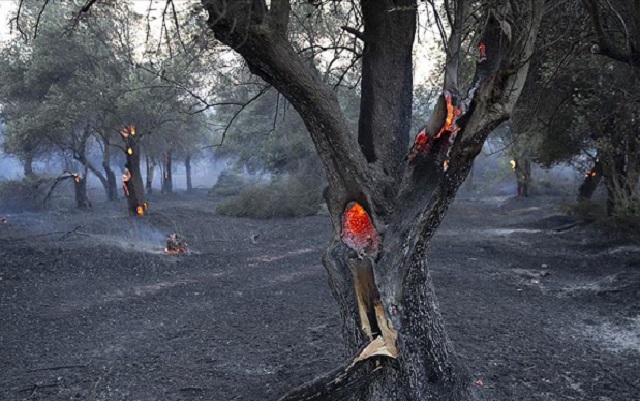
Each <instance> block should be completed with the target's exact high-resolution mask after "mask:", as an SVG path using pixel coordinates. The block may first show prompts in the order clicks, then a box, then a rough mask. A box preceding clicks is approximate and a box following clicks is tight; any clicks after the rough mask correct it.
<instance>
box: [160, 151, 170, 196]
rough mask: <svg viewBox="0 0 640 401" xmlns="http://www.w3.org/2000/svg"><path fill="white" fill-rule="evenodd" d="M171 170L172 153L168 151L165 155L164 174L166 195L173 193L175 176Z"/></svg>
mask: <svg viewBox="0 0 640 401" xmlns="http://www.w3.org/2000/svg"><path fill="white" fill-rule="evenodd" d="M171 168H172V158H171V151H170V150H167V151H166V152H165V154H164V173H163V175H162V192H163V193H166V194H170V193H171V192H173V175H172V174H171Z"/></svg>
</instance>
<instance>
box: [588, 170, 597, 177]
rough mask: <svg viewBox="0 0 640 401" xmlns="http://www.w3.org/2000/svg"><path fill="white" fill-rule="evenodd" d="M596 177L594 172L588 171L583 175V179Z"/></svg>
mask: <svg viewBox="0 0 640 401" xmlns="http://www.w3.org/2000/svg"><path fill="white" fill-rule="evenodd" d="M596 176H598V173H596V172H595V171H589V172H587V174H585V177H592V178H593V177H596Z"/></svg>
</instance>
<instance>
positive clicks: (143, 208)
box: [120, 125, 148, 217]
mask: <svg viewBox="0 0 640 401" xmlns="http://www.w3.org/2000/svg"><path fill="white" fill-rule="evenodd" d="M120 136H121V137H122V140H123V141H124V145H125V149H124V150H125V154H126V156H127V164H126V165H125V172H124V173H123V175H122V186H123V189H124V195H125V196H126V198H127V205H128V209H129V214H131V215H132V216H140V217H142V216H144V215H145V214H146V213H147V209H148V207H147V202H146V201H145V198H144V185H143V183H142V174H141V172H140V151H139V147H138V138H139V137H138V136H136V128H135V126H133V125H130V126H128V127H125V128H123V129H122V130H120Z"/></svg>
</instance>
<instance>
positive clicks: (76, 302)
mask: <svg viewBox="0 0 640 401" xmlns="http://www.w3.org/2000/svg"><path fill="white" fill-rule="evenodd" d="M149 203H150V212H151V213H150V215H149V216H148V217H147V218H145V219H143V220H139V221H136V220H132V219H130V218H129V217H127V216H126V215H125V213H124V210H125V206H124V203H122V202H121V203H118V204H113V205H107V204H98V205H94V209H93V210H92V211H89V212H79V211H75V210H56V211H48V212H42V213H21V214H9V215H8V216H7V217H8V224H4V225H0V399H1V400H7V401H9V400H74V399H77V400H90V401H98V400H105V401H107V400H108V401H119V400H141V401H142V400H144V401H147V400H148V401H156V400H163V401H164V400H212V401H230V400H274V399H276V398H277V397H278V396H279V395H282V394H283V393H284V392H286V390H288V389H290V388H292V387H293V386H296V385H298V384H300V383H302V382H304V381H307V380H309V379H311V378H313V377H314V376H315V375H317V374H319V373H322V372H326V371H329V370H331V369H332V368H334V367H337V366H338V364H339V363H340V362H342V361H343V360H344V359H343V358H344V357H345V355H343V348H342V345H341V340H340V338H339V331H340V330H339V315H338V309H337V306H336V304H335V302H334V301H333V299H332V297H331V294H330V291H329V287H328V284H327V276H326V273H325V271H324V269H323V267H322V265H321V263H320V255H321V252H322V250H323V248H324V247H325V246H326V244H327V242H328V240H329V237H330V231H331V228H330V223H329V220H328V217H326V216H313V217H306V218H297V219H276V220H254V219H246V218H230V217H224V216H218V215H216V214H214V208H215V204H216V200H214V199H209V198H205V197H204V196H187V195H176V196H172V197H156V199H155V200H154V198H151V200H150V202H149ZM571 222H572V220H571V219H570V218H567V217H565V216H563V215H562V213H561V212H560V206H559V200H558V199H555V198H533V199H526V200H517V199H514V198H504V197H503V198H478V199H463V200H459V201H457V202H456V203H455V204H454V205H453V206H452V207H451V210H450V213H449V215H448V216H447V218H446V220H445V222H444V223H443V225H442V227H441V228H440V230H439V232H438V234H437V235H436V237H435V239H434V243H433V245H432V249H431V252H430V266H431V267H432V269H433V276H434V282H435V286H436V291H437V294H438V297H439V301H440V306H441V311H442V313H443V315H444V318H445V321H446V324H447V328H448V332H449V335H450V338H451V340H452V341H453V343H454V345H455V347H456V349H457V350H458V352H459V353H460V354H461V357H462V359H463V360H464V362H465V363H466V364H467V365H468V367H469V369H470V371H471V375H472V378H473V380H474V381H475V380H478V379H479V380H481V381H482V383H483V385H482V388H481V389H480V392H481V393H482V394H484V396H485V397H484V398H486V399H487V400H505V401H506V400H509V401H511V400H514V401H515V400H519V401H527V400H553V401H556V400H598V401H614V400H620V401H631V400H640V375H639V374H638V372H640V297H639V296H638V295H639V293H640V245H638V244H635V245H634V244H633V243H632V242H629V241H622V240H620V239H616V238H614V237H613V236H611V235H605V234H602V233H600V232H598V231H597V230H595V228H593V227H591V226H576V227H573V228H571V229H567V230H563V231H555V230H553V229H554V228H557V227H562V226H565V228H566V225H567V224H570V223H571ZM171 232H179V233H182V234H184V235H185V236H186V238H187V240H188V243H189V245H190V249H191V253H189V254H186V255H176V256H169V255H165V254H164V253H163V246H164V237H165V236H166V235H167V234H169V233H171Z"/></svg>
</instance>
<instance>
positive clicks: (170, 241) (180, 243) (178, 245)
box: [164, 233, 189, 255]
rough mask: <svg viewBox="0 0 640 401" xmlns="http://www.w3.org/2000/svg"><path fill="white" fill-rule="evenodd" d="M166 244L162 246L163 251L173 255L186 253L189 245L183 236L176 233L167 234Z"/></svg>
mask: <svg viewBox="0 0 640 401" xmlns="http://www.w3.org/2000/svg"><path fill="white" fill-rule="evenodd" d="M165 242H166V245H165V247H164V253H166V254H168V255H175V254H180V253H187V252H188V251H189V246H188V245H187V242H186V241H185V240H184V238H183V237H182V236H181V235H180V234H177V233H173V234H169V235H167V238H166V241H165Z"/></svg>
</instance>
